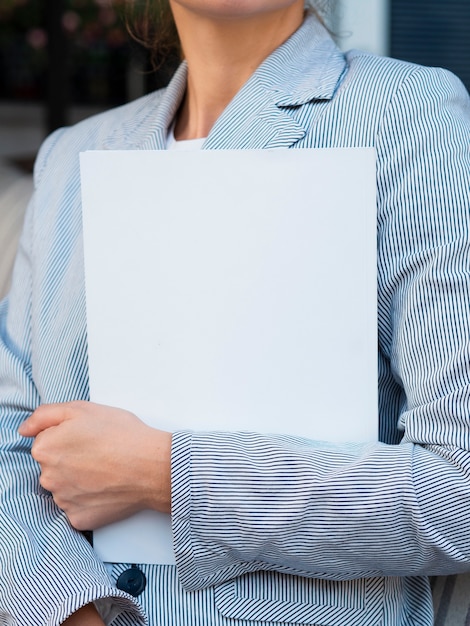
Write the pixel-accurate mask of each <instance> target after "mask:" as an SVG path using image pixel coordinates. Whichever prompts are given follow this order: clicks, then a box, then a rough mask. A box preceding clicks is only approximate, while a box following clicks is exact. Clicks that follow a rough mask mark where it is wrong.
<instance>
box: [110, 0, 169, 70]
mask: <svg viewBox="0 0 470 626" xmlns="http://www.w3.org/2000/svg"><path fill="white" fill-rule="evenodd" d="M115 3H116V5H118V8H120V9H121V10H122V12H123V16H124V21H125V24H126V27H127V30H128V32H129V34H130V35H131V37H132V38H133V39H134V40H135V41H137V42H138V43H139V44H140V45H142V46H143V47H144V48H146V49H147V50H148V51H149V54H150V59H151V62H152V65H153V67H154V69H157V68H159V67H161V66H162V65H163V64H164V63H165V62H166V60H167V59H168V58H170V57H173V58H174V57H175V56H176V57H181V46H180V41H179V37H178V32H177V30H176V25H175V22H174V20H173V15H172V12H171V9H170V5H169V3H168V0H115Z"/></svg>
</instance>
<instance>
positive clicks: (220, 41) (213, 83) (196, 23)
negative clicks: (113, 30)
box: [172, 2, 303, 139]
mask: <svg viewBox="0 0 470 626" xmlns="http://www.w3.org/2000/svg"><path fill="white" fill-rule="evenodd" d="M172 8H173V15H174V18H175V22H176V25H177V28H178V32H179V36H180V39H181V45H182V48H183V52H184V56H185V58H186V61H187V64H188V84H187V91H186V95H185V98H184V101H183V103H182V106H181V109H180V111H179V114H178V118H177V120H176V125H175V137H176V138H177V139H195V138H198V137H206V136H207V135H208V134H209V132H210V130H211V128H212V126H213V125H214V123H215V122H216V120H217V119H218V117H219V116H220V114H221V113H222V111H223V110H224V109H225V108H226V106H227V105H228V103H229V102H230V101H231V100H232V98H233V97H234V96H235V95H236V93H237V92H238V91H239V90H240V88H241V87H242V86H243V85H244V84H245V83H246V81H247V80H248V79H249V78H250V76H251V75H252V74H253V72H254V71H255V70H256V68H257V67H258V66H259V65H260V64H261V63H262V62H263V61H264V59H266V57H267V56H269V54H271V52H273V50H275V49H276V48H277V47H279V46H280V45H281V44H282V43H284V41H285V40H286V39H288V38H289V37H290V35H292V33H293V32H294V31H295V30H297V28H298V27H299V26H300V24H301V23H302V19H303V3H299V2H296V3H295V4H293V5H290V6H289V7H287V8H283V9H282V10H277V11H270V12H266V13H262V14H259V15H256V16H250V17H242V18H213V17H208V16H205V15H201V14H197V13H194V12H192V11H189V10H188V9H187V8H185V7H183V6H182V5H181V4H177V3H176V2H175V3H174V4H172Z"/></svg>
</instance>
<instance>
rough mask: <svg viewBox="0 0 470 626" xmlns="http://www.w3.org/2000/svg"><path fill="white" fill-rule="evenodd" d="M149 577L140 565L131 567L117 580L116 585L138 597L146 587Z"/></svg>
mask: <svg viewBox="0 0 470 626" xmlns="http://www.w3.org/2000/svg"><path fill="white" fill-rule="evenodd" d="M146 584H147V579H146V578H145V575H144V573H143V571H142V570H140V569H139V568H138V567H131V568H129V569H126V571H125V572H123V573H122V574H121V575H120V576H119V578H118V579H117V582H116V587H117V588H118V589H120V590H121V591H125V592H126V593H129V594H130V595H131V596H134V597H135V598H137V596H140V594H141V593H142V592H143V590H144V589H145V586H146Z"/></svg>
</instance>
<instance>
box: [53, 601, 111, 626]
mask: <svg viewBox="0 0 470 626" xmlns="http://www.w3.org/2000/svg"><path fill="white" fill-rule="evenodd" d="M62 624H63V625H64V626H105V624H104V622H103V620H102V619H101V617H100V616H99V614H98V611H97V610H96V609H95V606H94V605H93V604H87V606H84V607H83V608H81V609H79V610H78V611H77V612H76V613H74V614H73V615H71V616H70V617H69V618H68V619H66V620H65V622H62Z"/></svg>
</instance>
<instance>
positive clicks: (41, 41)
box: [26, 28, 47, 50]
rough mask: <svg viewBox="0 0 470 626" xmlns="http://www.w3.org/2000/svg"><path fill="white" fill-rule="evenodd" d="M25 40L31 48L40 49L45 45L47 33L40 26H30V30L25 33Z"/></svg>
mask: <svg viewBox="0 0 470 626" xmlns="http://www.w3.org/2000/svg"><path fill="white" fill-rule="evenodd" d="M26 41H27V42H28V43H29V45H30V46H31V48H34V49H35V50H42V49H43V48H45V47H46V46H47V33H46V31H45V30H43V29H42V28H31V30H29V31H28V32H27V33H26Z"/></svg>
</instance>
